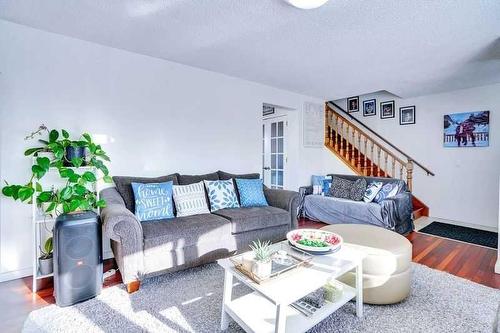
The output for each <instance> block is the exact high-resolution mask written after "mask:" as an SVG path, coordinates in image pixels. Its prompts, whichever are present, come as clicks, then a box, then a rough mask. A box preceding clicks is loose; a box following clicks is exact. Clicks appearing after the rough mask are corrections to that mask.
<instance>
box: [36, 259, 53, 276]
mask: <svg viewBox="0 0 500 333" xmlns="http://www.w3.org/2000/svg"><path fill="white" fill-rule="evenodd" d="M53 262H54V260H53V257H52V256H51V257H49V258H47V259H43V258H38V267H39V268H40V274H41V275H48V274H51V273H52V272H53V271H54V266H53Z"/></svg>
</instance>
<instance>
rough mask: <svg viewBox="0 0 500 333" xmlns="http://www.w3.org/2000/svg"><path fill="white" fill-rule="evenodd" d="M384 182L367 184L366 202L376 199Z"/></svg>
mask: <svg viewBox="0 0 500 333" xmlns="http://www.w3.org/2000/svg"><path fill="white" fill-rule="evenodd" d="M382 185H383V183H382V182H372V183H370V185H368V186H367V188H366V192H365V195H364V196H363V201H364V202H367V203H368V202H372V201H373V199H375V196H376V195H377V194H378V192H379V191H380V189H381V188H382Z"/></svg>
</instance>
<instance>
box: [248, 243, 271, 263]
mask: <svg viewBox="0 0 500 333" xmlns="http://www.w3.org/2000/svg"><path fill="white" fill-rule="evenodd" d="M250 248H251V249H252V251H253V253H254V255H255V260H257V261H260V262H266V261H269V260H270V259H271V256H272V251H271V242H269V241H266V242H261V241H260V239H258V240H257V241H254V242H252V244H251V245H250Z"/></svg>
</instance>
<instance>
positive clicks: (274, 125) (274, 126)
mask: <svg viewBox="0 0 500 333" xmlns="http://www.w3.org/2000/svg"><path fill="white" fill-rule="evenodd" d="M275 136H276V123H272V124H271V137H275Z"/></svg>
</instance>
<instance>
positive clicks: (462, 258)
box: [0, 220, 500, 333]
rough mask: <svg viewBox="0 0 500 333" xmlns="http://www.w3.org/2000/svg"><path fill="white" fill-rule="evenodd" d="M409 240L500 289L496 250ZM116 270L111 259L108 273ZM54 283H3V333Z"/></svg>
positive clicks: (422, 255) (431, 260)
mask: <svg viewBox="0 0 500 333" xmlns="http://www.w3.org/2000/svg"><path fill="white" fill-rule="evenodd" d="M325 225H326V224H324V223H321V222H313V221H308V220H301V221H299V227H300V228H321V227H323V226H325ZM407 238H408V239H409V240H410V242H412V244H413V261H414V262H417V263H420V264H423V265H426V266H428V267H431V268H434V269H438V270H441V271H445V272H448V273H451V274H454V275H456V276H460V277H462V278H465V279H468V280H471V281H474V282H477V283H480V284H483V285H486V286H489V287H493V288H497V289H500V275H499V274H495V273H494V266H495V261H496V258H497V253H496V251H495V250H493V249H489V248H485V247H480V246H476V245H471V244H466V243H461V242H456V241H452V240H448V239H443V238H438V237H434V236H429V235H425V234H421V233H418V232H412V233H411V234H409V235H408V236H407ZM113 267H114V261H113V260H107V261H106V262H105V264H104V271H107V270H109V269H112V268H113ZM120 283H121V276H120V273H119V272H117V273H116V274H114V275H113V276H111V277H109V278H107V279H106V280H105V281H104V288H108V287H110V286H114V285H117V284H120ZM52 293H53V288H52V281H51V280H50V279H47V280H44V281H41V284H40V285H39V292H38V293H37V294H36V295H32V293H31V278H29V277H27V278H23V279H18V280H13V281H8V282H3V283H0V300H1V301H0V332H2V333H3V332H19V331H20V330H21V328H22V325H23V322H24V321H25V319H26V317H27V316H28V314H29V313H30V312H31V311H33V310H36V309H39V308H41V307H44V306H47V305H49V304H53V303H54V302H55V300H54V297H53V295H52Z"/></svg>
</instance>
